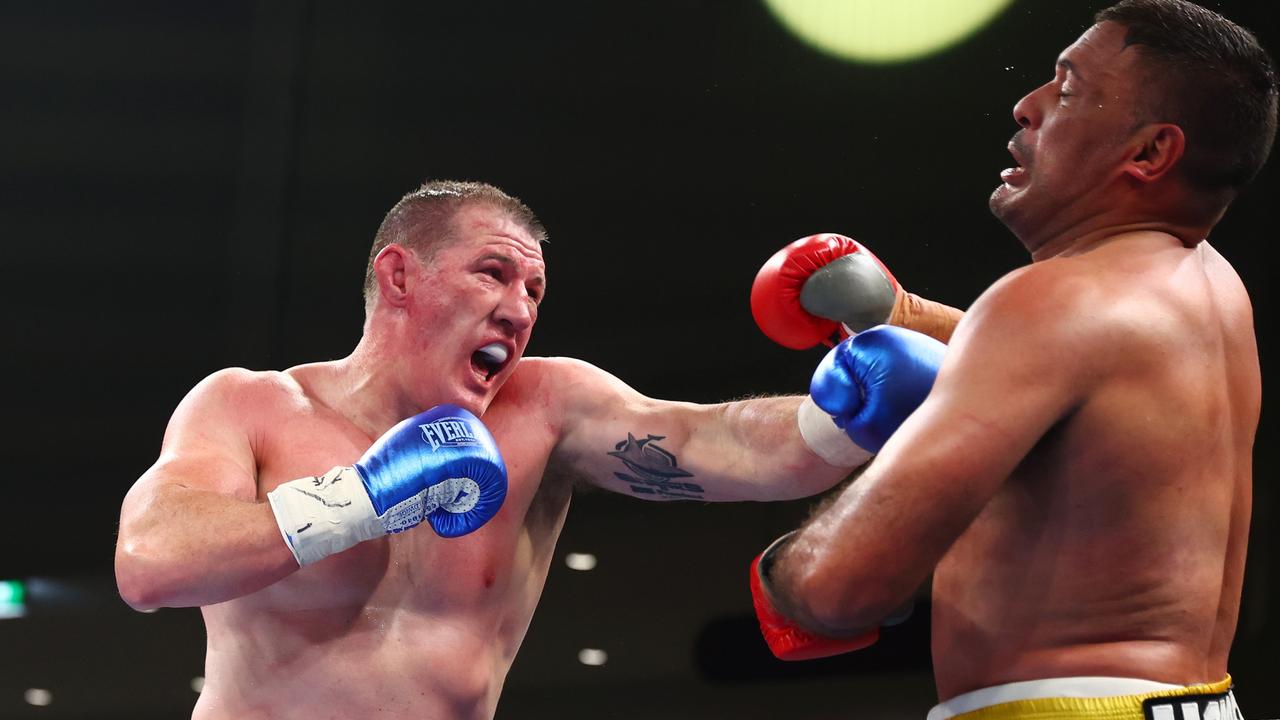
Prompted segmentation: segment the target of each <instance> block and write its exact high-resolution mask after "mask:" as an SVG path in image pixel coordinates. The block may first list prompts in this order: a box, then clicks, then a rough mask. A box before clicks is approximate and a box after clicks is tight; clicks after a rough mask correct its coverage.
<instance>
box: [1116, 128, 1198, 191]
mask: <svg viewBox="0 0 1280 720" xmlns="http://www.w3.org/2000/svg"><path fill="white" fill-rule="evenodd" d="M1131 147H1132V148H1133V149H1132V151H1131V152H1130V154H1129V157H1128V158H1126V159H1125V163H1124V166H1123V169H1124V172H1125V174H1126V175H1128V176H1129V177H1131V178H1133V179H1135V180H1138V181H1139V182H1143V183H1151V182H1155V181H1156V180H1159V179H1160V178H1163V177H1165V176H1166V175H1168V174H1169V171H1170V170H1172V169H1173V168H1174V167H1175V166H1176V165H1177V164H1178V161H1179V160H1181V159H1182V155H1183V153H1184V152H1186V148H1187V138H1186V135H1184V134H1183V132H1182V128H1180V127H1178V126H1177V125H1173V124H1170V123H1160V124H1153V125H1147V126H1144V127H1143V128H1142V129H1140V130H1139V131H1138V132H1137V134H1136V135H1135V136H1134V142H1133V144H1132V145H1131Z"/></svg>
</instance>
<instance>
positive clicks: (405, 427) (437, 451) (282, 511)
mask: <svg viewBox="0 0 1280 720" xmlns="http://www.w3.org/2000/svg"><path fill="white" fill-rule="evenodd" d="M506 496H507V468H506V465H504V464H503V462H502V456H501V455H500V454H499V453H498V447H497V444H496V443H495V442H494V440H493V436H492V435H490V434H489V430H488V429H487V428H486V427H485V426H484V424H483V423H481V422H480V420H479V419H478V418H476V416H474V415H472V414H471V413H469V412H467V411H466V410H463V409H462V408H460V407H457V406H454V405H438V406H436V407H434V408H432V409H430V410H428V411H426V412H423V413H419V414H417V415H415V416H413V417H411V418H409V419H407V420H402V421H401V422H399V423H397V424H396V425H395V426H394V427H392V428H391V429H390V430H388V431H387V432H386V433H384V434H383V435H382V437H380V438H378V440H377V441H376V442H374V444H373V445H372V446H371V447H370V448H369V449H368V450H367V451H365V454H364V455H363V456H362V457H361V458H360V459H359V460H357V461H356V462H355V464H354V465H352V466H340V467H335V468H333V469H332V470H330V471H329V472H327V473H325V474H324V475H321V476H319V477H314V478H300V479H298V480H292V481H290V482H286V483H282V484H281V485H280V486H279V487H277V488H276V489H274V490H272V491H271V492H270V493H268V494H267V500H268V502H270V503H271V509H272V511H273V512H274V513H275V516H276V522H277V523H278V524H279V526H280V532H281V534H282V535H283V536H284V539H285V542H286V543H287V544H288V545H289V549H290V550H292V551H293V555H294V557H295V558H297V560H298V564H299V565H300V566H302V565H309V564H311V563H313V562H315V561H317V560H320V559H321V558H325V557H328V556H329V555H332V554H334V553H336V552H341V551H343V550H346V549H347V548H349V547H351V546H353V545H355V544H357V543H360V542H364V541H365V540H370V539H373V538H376V537H382V536H383V535H388V534H391V533H397V532H401V531H404V530H408V529H409V528H411V527H414V526H416V525H418V524H419V523H421V522H422V521H423V520H424V519H425V520H427V522H429V523H431V526H432V528H434V529H435V531H436V533H438V534H439V535H441V536H443V537H457V536H459V535H465V534H466V533H469V532H471V531H473V530H475V529H477V528H479V527H480V526H481V525H483V524H485V523H486V522H488V521H489V519H490V518H492V517H493V516H494V515H495V514H496V513H497V512H498V509H499V508H500V507H502V501H503V500H504V499H506Z"/></svg>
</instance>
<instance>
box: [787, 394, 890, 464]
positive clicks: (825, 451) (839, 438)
mask: <svg viewBox="0 0 1280 720" xmlns="http://www.w3.org/2000/svg"><path fill="white" fill-rule="evenodd" d="M796 420H797V422H798V423H799V424H800V437H802V438H804V442H805V444H806V445H808V446H809V449H810V450H812V451H813V452H814V453H816V454H817V455H818V457H820V458H822V459H823V460H826V461H827V464H828V465H834V466H835V467H848V468H855V467H859V466H861V465H863V464H865V463H866V462H867V461H868V460H870V459H871V458H872V453H869V452H867V451H866V450H863V449H862V448H861V447H859V446H858V444H857V443H855V442H854V441H852V440H850V439H849V436H848V435H846V434H845V433H844V431H843V430H841V429H840V428H839V427H837V426H836V421H835V420H833V419H832V418H831V416H830V415H828V414H827V413H826V412H825V411H823V409H822V408H820V407H818V406H817V404H815V403H814V402H813V398H811V397H807V396H806V397H805V399H804V402H802V403H800V409H799V410H798V411H797V412H796Z"/></svg>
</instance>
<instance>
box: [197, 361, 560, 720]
mask: <svg viewBox="0 0 1280 720" xmlns="http://www.w3.org/2000/svg"><path fill="white" fill-rule="evenodd" d="M552 365H554V363H553V362H548V361H545V360H542V359H538V358H527V359H524V360H522V361H521V365H520V367H519V368H518V369H517V372H516V373H514V374H513V375H512V377H511V379H510V380H509V381H508V382H507V384H506V385H505V386H504V388H503V390H502V392H501V393H500V394H499V396H498V397H497V399H495V401H494V403H493V404H492V405H491V406H490V407H489V410H488V411H487V412H486V413H485V416H484V419H485V424H486V425H487V426H488V427H489V428H490V430H491V431H492V432H493V433H494V435H495V437H496V438H497V440H498V444H499V446H500V448H501V450H502V454H503V457H504V460H505V462H506V464H507V469H508V494H507V499H506V502H505V503H504V504H503V507H502V509H501V511H499V513H498V515H497V516H496V517H494V519H493V520H492V521H490V522H489V523H488V524H486V525H485V526H484V527H482V528H481V529H480V530H478V531H476V532H474V533H471V534H469V535H466V536H463V537H460V538H455V539H451V540H448V541H442V540H441V539H440V538H438V537H436V536H435V535H434V534H433V533H431V531H430V529H429V528H416V529H415V530H413V531H410V532H405V533H401V534H398V535H394V536H389V537H387V538H384V539H379V540H372V541H368V542H365V543H362V544H360V545H358V546H356V547H354V548H352V549H350V550H348V551H346V552H343V553H339V554H337V555H333V556H330V557H328V558H326V559H324V560H322V561H320V562H318V563H316V564H314V565H310V566H308V567H306V568H304V569H302V570H299V571H298V572H296V573H294V574H292V575H290V576H288V577H286V578H284V579H283V580H280V581H279V582H276V583H275V584H273V585H270V586H268V587H266V588H264V589H262V590H259V591H258V592H255V593H252V594H250V595H246V596H244V597H239V598H236V599H233V600H229V601H227V602H222V603H218V604H216V605H209V606H206V607H204V608H203V612H204V619H205V624H206V627H207V630H208V654H207V659H206V669H205V671H206V680H205V686H204V690H203V692H202V693H201V696H200V701H199V704H198V705H197V707H196V711H195V715H194V717H195V718H198V719H201V720H203V719H214V718H246V719H247V718H283V717H291V716H301V715H302V714H303V711H304V709H305V710H306V714H308V715H309V716H312V717H315V716H316V715H315V714H314V713H315V712H316V711H318V710H322V713H321V715H320V716H327V715H325V714H324V713H328V714H331V715H332V716H333V717H363V716H370V715H371V713H370V711H371V709H373V708H377V709H378V710H379V711H380V713H381V715H380V716H384V717H457V718H471V717H481V718H483V717H491V716H492V715H493V712H494V709H495V707H496V705H497V701H498V695H499V692H500V690H501V689H502V683H503V679H504V678H505V676H506V673H507V670H508V669H509V668H510V665H511V662H512V660H513V659H514V657H515V654H516V650H517V649H518V648H519V647H520V642H521V640H522V639H523V637H524V634H525V631H526V630H527V628H528V626H529V622H530V620H531V618H532V616H533V610H534V607H535V606H536V605H537V602H538V597H539V595H540V594H541V592H542V587H543V583H544V582H545V580H546V577H547V570H548V567H549V565H550V562H551V556H552V551H553V550H554V547H555V541H556V537H557V536H558V535H559V532H560V529H561V527H562V525H563V523H564V519H565V515H566V513H567V512H568V509H569V499H570V495H571V491H572V486H571V482H570V481H569V480H568V478H566V477H564V476H559V477H557V476H556V475H555V473H546V472H545V471H546V469H547V464H548V457H549V455H550V453H551V450H552V448H553V446H554V445H555V442H556V439H557V438H556V433H557V430H556V428H557V422H556V417H555V413H556V409H557V407H556V406H555V405H554V404H553V403H552V402H551V400H552V398H549V397H547V396H546V395H545V394H542V393H538V392H537V390H536V386H537V384H538V383H537V381H536V377H537V376H539V375H543V374H545V371H546V370H547V369H548V366H552ZM227 373H228V374H229V375H230V377H227V378H222V379H219V380H220V381H226V382H228V384H234V385H238V386H239V388H238V389H239V391H240V392H242V393H244V396H245V397H244V399H243V400H242V402H245V403H247V404H249V405H251V406H252V408H253V412H250V413H246V414H245V417H248V418H251V424H250V425H249V426H247V427H246V428H245V431H246V432H247V434H248V436H249V437H250V438H252V445H253V457H254V458H255V460H256V462H257V469H258V474H257V477H258V482H257V487H256V489H255V491H256V495H257V499H258V500H259V501H260V502H265V498H266V493H267V492H269V491H270V490H272V489H273V488H274V487H275V486H276V485H278V484H280V483H281V482H286V481H288V480H292V479H294V478H297V477H302V476H306V475H308V474H313V473H317V472H323V469H325V468H329V467H332V466H335V465H349V464H350V463H351V462H352V461H354V460H355V459H356V458H358V457H359V456H360V454H361V453H363V452H364V450H365V449H366V447H367V446H368V444H369V443H370V442H371V440H370V439H369V438H366V437H364V436H363V435H362V434H361V433H360V431H359V430H358V429H356V428H355V427H354V426H352V425H351V424H350V423H349V422H348V421H347V420H346V419H345V418H344V417H343V415H342V411H341V407H340V405H338V403H340V402H341V400H340V399H337V400H335V401H333V402H334V405H332V406H331V405H328V404H326V403H325V401H323V400H321V398H331V397H333V392H332V389H331V388H328V387H325V384H326V379H327V375H328V373H327V372H326V369H325V368H324V366H316V365H312V366H302V367H298V368H293V369H291V370H288V371H286V372H283V373H248V372H247V371H234V370H233V371H227Z"/></svg>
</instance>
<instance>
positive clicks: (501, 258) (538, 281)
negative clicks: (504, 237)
mask: <svg viewBox="0 0 1280 720" xmlns="http://www.w3.org/2000/svg"><path fill="white" fill-rule="evenodd" d="M485 260H496V261H497V262H500V263H502V264H503V265H506V266H507V267H510V268H514V267H515V266H516V261H515V260H512V259H511V258H509V257H507V256H506V255H502V254H501V253H485V254H484V255H482V256H480V261H481V262H484V261H485ZM529 283H530V284H531V285H537V286H539V287H546V285H547V279H546V278H545V277H543V276H542V275H534V276H533V277H531V278H529Z"/></svg>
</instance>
